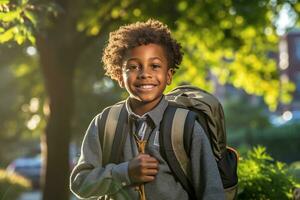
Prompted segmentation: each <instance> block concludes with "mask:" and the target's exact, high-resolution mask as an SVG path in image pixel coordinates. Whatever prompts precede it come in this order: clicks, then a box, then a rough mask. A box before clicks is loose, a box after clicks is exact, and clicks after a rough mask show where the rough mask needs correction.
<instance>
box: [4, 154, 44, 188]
mask: <svg viewBox="0 0 300 200" xmlns="http://www.w3.org/2000/svg"><path fill="white" fill-rule="evenodd" d="M41 168H42V161H41V155H40V154H38V155H35V156H32V155H29V156H24V157H20V158H17V159H15V160H14V161H13V162H11V163H10V164H9V165H8V166H7V168H6V170H7V171H8V172H12V173H18V174H20V175H22V176H24V177H26V178H28V179H29V180H30V181H31V183H32V187H33V188H34V189H37V188H39V187H40V178H41Z"/></svg>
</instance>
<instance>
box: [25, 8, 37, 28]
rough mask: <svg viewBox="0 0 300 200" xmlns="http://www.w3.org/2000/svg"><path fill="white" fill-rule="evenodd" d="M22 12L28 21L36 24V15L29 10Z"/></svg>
mask: <svg viewBox="0 0 300 200" xmlns="http://www.w3.org/2000/svg"><path fill="white" fill-rule="evenodd" d="M24 14H25V16H26V17H27V18H28V19H29V21H30V22H31V23H32V24H33V25H34V26H36V25H37V18H36V16H35V15H34V13H33V12H30V11H28V10H26V11H25V12H24Z"/></svg>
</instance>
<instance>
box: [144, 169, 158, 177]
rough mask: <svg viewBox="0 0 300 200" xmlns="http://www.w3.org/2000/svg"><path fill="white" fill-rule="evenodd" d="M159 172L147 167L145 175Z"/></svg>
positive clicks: (153, 174)
mask: <svg viewBox="0 0 300 200" xmlns="http://www.w3.org/2000/svg"><path fill="white" fill-rule="evenodd" d="M157 173H158V170H157V169H147V170H146V171H145V175H147V176H155V175H156V174H157Z"/></svg>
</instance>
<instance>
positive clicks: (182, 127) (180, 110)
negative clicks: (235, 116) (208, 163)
mask: <svg viewBox="0 0 300 200" xmlns="http://www.w3.org/2000/svg"><path fill="white" fill-rule="evenodd" d="M165 97H166V99H167V100H168V102H169V105H168V107H167V108H166V111H165V112H164V116H163V119H162V122H161V125H160V134H159V143H160V153H161V155H162V157H163V158H164V159H165V160H166V161H167V163H168V165H169V167H170V169H171V170H172V172H173V174H174V176H175V177H176V178H177V180H178V181H179V182H180V183H181V185H182V186H183V188H184V189H185V190H186V191H187V193H188V194H189V198H190V199H196V197H195V192H194V190H193V187H192V184H191V181H190V176H189V171H188V170H187V166H188V164H189V156H188V155H189V152H190V146H191V145H190V144H191V138H192V133H193V126H194V122H195V120H197V121H198V122H199V123H200V125H201V126H202V128H203V129H204V131H205V133H206V134H207V136H208V139H209V141H210V144H211V147H212V151H213V154H214V156H215V158H216V161H217V165H218V169H219V173H220V175H221V179H222V183H223V187H224V190H225V196H226V200H233V199H236V197H237V185H238V177H237V163H238V154H237V152H236V151H235V150H234V149H233V148H230V147H228V146H227V145H226V130H225V120H224V112H223V108H222V105H221V104H220V102H219V101H218V100H217V98H216V97H214V96H213V95H212V94H210V93H208V92H206V91H204V90H202V89H200V88H197V87H194V86H188V85H185V86H179V87H177V88H175V89H174V90H172V91H171V92H170V93H168V94H166V96H165ZM127 116H128V114H127V111H126V108H125V106H124V101H122V102H119V103H117V104H115V105H113V106H111V107H107V108H106V109H104V111H103V113H102V117H101V120H99V121H98V122H97V123H98V127H99V140H100V144H101V147H102V152H103V160H102V162H103V163H102V164H103V165H105V164H108V163H119V162H120V159H121V155H122V149H123V148H122V147H123V145H124V143H125V140H126V133H128V117H127ZM170 122H172V123H170ZM175 144H176V145H175ZM170 150H171V151H170Z"/></svg>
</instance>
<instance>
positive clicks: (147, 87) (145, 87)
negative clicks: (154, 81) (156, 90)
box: [140, 85, 154, 89]
mask: <svg viewBox="0 0 300 200" xmlns="http://www.w3.org/2000/svg"><path fill="white" fill-rule="evenodd" d="M153 87H154V86H153V85H141V86H140V88H142V89H151V88H153Z"/></svg>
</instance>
